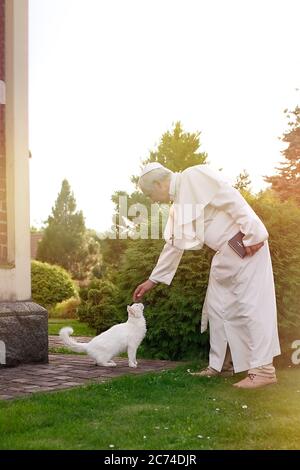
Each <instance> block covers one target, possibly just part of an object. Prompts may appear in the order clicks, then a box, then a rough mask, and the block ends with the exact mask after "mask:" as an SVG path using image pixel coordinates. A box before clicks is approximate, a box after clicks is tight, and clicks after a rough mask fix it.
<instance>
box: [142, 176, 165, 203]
mask: <svg viewBox="0 0 300 470" xmlns="http://www.w3.org/2000/svg"><path fill="white" fill-rule="evenodd" d="M169 188H170V181H169V180H168V179H167V180H165V181H154V184H153V189H152V191H151V192H150V193H149V194H147V196H148V197H150V199H151V201H152V202H164V203H168V202H170V195H169Z"/></svg>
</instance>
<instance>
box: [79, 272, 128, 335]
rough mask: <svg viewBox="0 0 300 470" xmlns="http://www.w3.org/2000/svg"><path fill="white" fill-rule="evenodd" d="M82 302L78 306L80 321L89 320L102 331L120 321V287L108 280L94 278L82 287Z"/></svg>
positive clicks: (99, 331) (98, 332)
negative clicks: (118, 300)
mask: <svg viewBox="0 0 300 470" xmlns="http://www.w3.org/2000/svg"><path fill="white" fill-rule="evenodd" d="M79 295H80V298H81V304H80V306H79V308H78V316H79V319H80V321H83V322H87V323H88V325H89V326H91V327H93V328H96V332H97V334H100V333H102V332H103V331H105V330H107V329H108V328H110V327H111V326H113V325H114V324H116V323H118V322H119V318H118V309H117V296H118V289H117V288H116V286H115V285H114V284H113V283H112V282H110V281H108V280H99V279H97V280H93V281H92V282H91V283H90V285H89V286H88V287H84V288H82V289H80V291H79Z"/></svg>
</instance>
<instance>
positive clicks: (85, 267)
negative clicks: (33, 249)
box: [37, 179, 100, 279]
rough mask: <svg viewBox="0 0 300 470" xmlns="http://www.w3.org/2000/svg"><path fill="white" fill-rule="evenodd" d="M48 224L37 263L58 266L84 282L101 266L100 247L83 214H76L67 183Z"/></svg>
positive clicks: (59, 195)
mask: <svg viewBox="0 0 300 470" xmlns="http://www.w3.org/2000/svg"><path fill="white" fill-rule="evenodd" d="M46 223H47V226H46V228H45V230H44V235H43V239H42V240H41V241H40V243H39V246H38V251H37V259H38V260H40V261H47V262H48V263H51V264H58V265H60V266H62V267H64V268H65V269H67V270H68V271H69V272H71V274H72V275H73V277H75V278H78V279H82V278H84V277H85V276H86V275H87V271H89V270H90V269H92V268H93V267H94V266H95V265H96V264H97V262H99V256H100V254H99V247H100V245H99V242H98V241H97V240H96V239H95V236H94V234H93V233H92V232H90V231H87V230H86V228H85V223H84V217H83V213H82V211H77V210H76V200H75V197H74V194H73V192H72V191H71V187H70V184H69V182H68V181H67V180H66V179H65V180H63V182H62V186H61V190H60V193H59V194H58V197H57V199H56V201H55V205H54V207H53V208H52V214H51V215H50V216H49V217H48V220H47V222H46Z"/></svg>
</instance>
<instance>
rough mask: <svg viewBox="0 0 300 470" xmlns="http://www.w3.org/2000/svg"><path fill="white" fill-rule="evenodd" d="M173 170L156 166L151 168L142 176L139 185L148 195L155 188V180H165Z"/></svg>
mask: <svg viewBox="0 0 300 470" xmlns="http://www.w3.org/2000/svg"><path fill="white" fill-rule="evenodd" d="M171 174H172V171H171V170H169V169H168V168H165V167H162V168H156V169H155V170H151V171H149V172H148V173H146V174H145V175H143V176H141V177H140V179H139V181H138V185H139V187H140V188H141V190H142V191H143V193H144V194H146V195H148V194H150V193H151V191H152V190H153V186H154V182H155V181H159V182H161V181H164V180H166V179H168V178H170V177H171Z"/></svg>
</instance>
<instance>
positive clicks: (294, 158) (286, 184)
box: [265, 106, 300, 206]
mask: <svg viewBox="0 0 300 470" xmlns="http://www.w3.org/2000/svg"><path fill="white" fill-rule="evenodd" d="M284 112H285V114H286V115H287V118H288V119H289V122H288V130H287V131H286V132H285V133H284V134H283V136H282V137H281V140H282V142H285V143H287V147H286V148H285V150H283V151H282V152H281V153H282V155H283V156H284V160H283V162H281V163H280V167H277V168H276V170H277V174H276V175H274V176H266V177H265V181H267V182H268V183H271V188H272V189H273V191H275V192H276V193H277V194H278V195H279V197H280V199H281V200H283V201H286V200H288V199H294V200H295V201H296V202H297V204H298V206H299V205H300V108H299V106H296V108H295V109H294V110H293V111H289V110H287V109H286V110H285V111H284Z"/></svg>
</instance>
